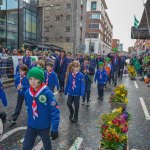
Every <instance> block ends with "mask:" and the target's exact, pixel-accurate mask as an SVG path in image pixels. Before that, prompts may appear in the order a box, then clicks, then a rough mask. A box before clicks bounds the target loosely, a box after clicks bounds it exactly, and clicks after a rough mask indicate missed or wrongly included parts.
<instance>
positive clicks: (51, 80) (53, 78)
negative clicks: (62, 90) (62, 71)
mask: <svg viewBox="0 0 150 150" xmlns="http://www.w3.org/2000/svg"><path fill="white" fill-rule="evenodd" d="M46 79H47V72H45V83H46ZM47 86H48V87H55V86H56V87H57V90H59V81H58V77H57V74H56V73H55V72H54V71H52V73H51V74H50V75H49V76H48V85H47Z"/></svg>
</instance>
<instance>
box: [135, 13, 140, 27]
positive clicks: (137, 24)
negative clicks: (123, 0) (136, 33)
mask: <svg viewBox="0 0 150 150" xmlns="http://www.w3.org/2000/svg"><path fill="white" fill-rule="evenodd" d="M138 26H139V21H138V20H137V18H136V16H134V27H135V28H138Z"/></svg>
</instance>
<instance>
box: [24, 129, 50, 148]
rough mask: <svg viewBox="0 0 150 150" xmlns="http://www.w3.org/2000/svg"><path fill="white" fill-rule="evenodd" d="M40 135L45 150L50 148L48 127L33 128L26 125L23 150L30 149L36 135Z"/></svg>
mask: <svg viewBox="0 0 150 150" xmlns="http://www.w3.org/2000/svg"><path fill="white" fill-rule="evenodd" d="M38 135H39V136H40V137H41V139H42V142H43V146H44V149H45V150H52V147H51V140H50V128H47V129H33V128H31V127H29V126H28V128H27V131H26V134H25V138H24V142H23V150H32V148H33V146H34V142H35V139H36V137H37V136H38Z"/></svg>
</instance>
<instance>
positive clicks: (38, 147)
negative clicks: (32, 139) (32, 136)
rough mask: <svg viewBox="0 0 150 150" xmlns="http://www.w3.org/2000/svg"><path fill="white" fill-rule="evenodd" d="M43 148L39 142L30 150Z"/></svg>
mask: <svg viewBox="0 0 150 150" xmlns="http://www.w3.org/2000/svg"><path fill="white" fill-rule="evenodd" d="M42 148H43V142H42V141H40V142H39V143H38V144H37V145H36V146H35V147H34V148H33V149H32V150H41V149H42Z"/></svg>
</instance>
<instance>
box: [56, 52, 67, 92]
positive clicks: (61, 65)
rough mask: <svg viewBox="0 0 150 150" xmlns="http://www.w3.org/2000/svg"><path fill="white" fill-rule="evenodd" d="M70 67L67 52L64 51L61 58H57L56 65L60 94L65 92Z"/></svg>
mask: <svg viewBox="0 0 150 150" xmlns="http://www.w3.org/2000/svg"><path fill="white" fill-rule="evenodd" d="M67 67H68V60H67V58H66V56H65V51H62V52H61V54H60V56H59V57H57V58H56V60H55V63H54V71H55V72H56V74H57V76H58V80H59V84H60V90H59V93H61V92H63V91H64V84H65V76H66V72H67Z"/></svg>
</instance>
